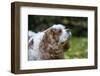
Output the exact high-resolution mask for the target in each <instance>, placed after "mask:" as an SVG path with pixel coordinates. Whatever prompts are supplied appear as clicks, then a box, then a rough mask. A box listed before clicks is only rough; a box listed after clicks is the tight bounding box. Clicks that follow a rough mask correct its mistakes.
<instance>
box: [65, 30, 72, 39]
mask: <svg viewBox="0 0 100 76" xmlns="http://www.w3.org/2000/svg"><path fill="white" fill-rule="evenodd" d="M66 32H67V33H68V34H69V38H70V37H71V36H72V33H71V30H70V29H66Z"/></svg>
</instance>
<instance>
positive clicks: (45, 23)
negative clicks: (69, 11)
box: [28, 15, 88, 59]
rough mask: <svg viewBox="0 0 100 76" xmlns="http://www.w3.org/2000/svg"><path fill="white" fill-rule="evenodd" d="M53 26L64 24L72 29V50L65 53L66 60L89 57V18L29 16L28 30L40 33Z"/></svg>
mask: <svg viewBox="0 0 100 76" xmlns="http://www.w3.org/2000/svg"><path fill="white" fill-rule="evenodd" d="M53 24H63V25H64V26H65V27H66V28H69V29H71V32H72V37H71V40H70V48H69V49H68V51H66V52H65V53H64V56H65V58H66V59H75V58H76V59H79V58H80V59H81V58H87V57H88V50H87V49H88V41H87V40H88V35H87V34H88V18H87V17H68V16H67V17H66V16H43V15H28V30H31V31H34V32H39V31H44V30H46V29H47V28H49V27H51V26H52V25H53Z"/></svg>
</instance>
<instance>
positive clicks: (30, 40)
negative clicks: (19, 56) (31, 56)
mask: <svg viewBox="0 0 100 76" xmlns="http://www.w3.org/2000/svg"><path fill="white" fill-rule="evenodd" d="M33 44H34V41H33V39H32V38H30V39H29V43H28V48H31V49H33Z"/></svg>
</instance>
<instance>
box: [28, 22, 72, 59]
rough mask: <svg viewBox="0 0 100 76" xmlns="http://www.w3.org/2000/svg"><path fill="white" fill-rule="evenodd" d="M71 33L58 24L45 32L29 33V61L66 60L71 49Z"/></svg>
mask: <svg viewBox="0 0 100 76" xmlns="http://www.w3.org/2000/svg"><path fill="white" fill-rule="evenodd" d="M70 38H71V31H70V30H69V29H66V28H65V27H64V25H62V24H56V25H53V26H52V27H50V28H48V29H46V30H44V31H43V32H38V33H35V32H32V31H29V33H28V60H51V59H64V51H67V50H68V48H69V40H70Z"/></svg>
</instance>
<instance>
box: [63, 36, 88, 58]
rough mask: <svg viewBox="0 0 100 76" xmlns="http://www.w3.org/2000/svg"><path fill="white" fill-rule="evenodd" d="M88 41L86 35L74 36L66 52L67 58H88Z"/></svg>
mask: <svg viewBox="0 0 100 76" xmlns="http://www.w3.org/2000/svg"><path fill="white" fill-rule="evenodd" d="M87 48H88V41H87V38H86V37H72V38H71V40H70V49H69V50H68V51H66V52H65V53H64V56H65V58H66V59H81V58H87V56H88V52H87Z"/></svg>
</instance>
